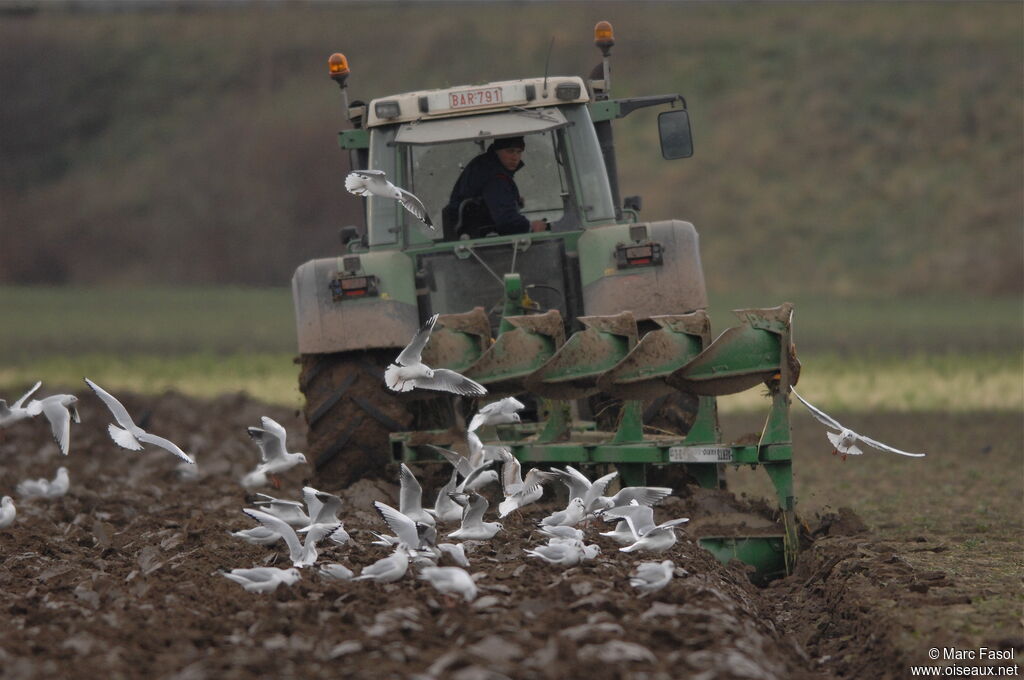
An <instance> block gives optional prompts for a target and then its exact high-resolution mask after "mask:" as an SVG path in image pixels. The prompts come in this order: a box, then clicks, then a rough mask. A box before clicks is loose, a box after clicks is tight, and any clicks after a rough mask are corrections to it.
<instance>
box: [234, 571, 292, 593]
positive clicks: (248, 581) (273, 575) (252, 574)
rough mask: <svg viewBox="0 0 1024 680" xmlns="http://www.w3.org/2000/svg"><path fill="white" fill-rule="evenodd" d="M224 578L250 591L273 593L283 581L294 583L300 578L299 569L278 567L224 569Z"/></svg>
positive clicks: (284, 582)
mask: <svg viewBox="0 0 1024 680" xmlns="http://www.w3.org/2000/svg"><path fill="white" fill-rule="evenodd" d="M221 573H222V574H223V575H224V578H228V579H231V580H232V581H234V582H235V583H239V584H241V586H242V587H243V588H245V589H246V590H247V591H249V592H250V593H272V592H274V591H275V590H277V587H278V586H279V585H281V584H282V583H283V584H285V585H288V586H290V585H294V584H295V582H296V581H298V580H299V570H298V569H296V568H294V567H292V568H290V569H278V568H277V567H255V568H253V569H232V570H231V571H222V572H221Z"/></svg>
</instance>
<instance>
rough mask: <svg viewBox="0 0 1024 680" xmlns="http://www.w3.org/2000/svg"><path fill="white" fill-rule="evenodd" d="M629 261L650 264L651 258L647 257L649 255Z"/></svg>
mask: <svg viewBox="0 0 1024 680" xmlns="http://www.w3.org/2000/svg"><path fill="white" fill-rule="evenodd" d="M629 263H630V264H650V263H651V258H649V257H642V258H639V259H635V260H634V259H630V261H629Z"/></svg>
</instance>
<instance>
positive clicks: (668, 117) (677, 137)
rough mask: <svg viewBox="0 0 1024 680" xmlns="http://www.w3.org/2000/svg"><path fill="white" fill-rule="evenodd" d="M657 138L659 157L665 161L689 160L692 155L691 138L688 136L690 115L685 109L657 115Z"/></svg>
mask: <svg viewBox="0 0 1024 680" xmlns="http://www.w3.org/2000/svg"><path fill="white" fill-rule="evenodd" d="M658 138H659V139H660V140H661V156H662V158H664V159H666V160H674V159H676V158H689V157H690V156H692V155H693V137H692V136H691V134H690V114H689V112H688V111H687V110H686V109H672V110H671V111H662V112H661V113H659V114H658Z"/></svg>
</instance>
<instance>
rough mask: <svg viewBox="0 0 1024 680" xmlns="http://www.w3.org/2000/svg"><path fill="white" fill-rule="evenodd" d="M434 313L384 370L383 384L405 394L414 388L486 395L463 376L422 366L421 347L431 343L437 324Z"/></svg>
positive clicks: (485, 391) (477, 385)
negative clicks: (393, 361)
mask: <svg viewBox="0 0 1024 680" xmlns="http://www.w3.org/2000/svg"><path fill="white" fill-rule="evenodd" d="M437 316H438V315H437V314H435V315H434V316H432V317H430V318H429V319H427V322H426V323H425V324H423V328H421V329H420V330H419V332H417V333H416V335H415V336H413V339H412V341H411V342H410V343H409V345H408V346H407V347H406V348H405V349H403V350H402V351H401V353H400V354H399V355H398V357H397V358H396V359H395V363H393V364H391V365H390V366H388V367H387V370H385V371H384V382H385V383H387V386H388V387H389V388H390V389H392V390H394V391H395V392H408V391H409V390H411V389H413V388H414V387H419V388H421V389H426V390H439V391H441V392H453V393H455V394H461V395H463V396H467V397H475V396H481V395H484V394H487V389H486V388H485V387H484V386H483V385H481V384H479V383H477V382H475V381H473V380H470V379H469V378H467V377H466V376H464V375H462V374H460V373H456V372H455V371H451V370H448V369H447V368H431V367H430V366H427V365H426V364H424V363H423V360H422V357H421V355H422V353H423V348H424V347H426V346H427V341H428V340H430V333H431V332H432V331H433V330H434V324H435V323H437Z"/></svg>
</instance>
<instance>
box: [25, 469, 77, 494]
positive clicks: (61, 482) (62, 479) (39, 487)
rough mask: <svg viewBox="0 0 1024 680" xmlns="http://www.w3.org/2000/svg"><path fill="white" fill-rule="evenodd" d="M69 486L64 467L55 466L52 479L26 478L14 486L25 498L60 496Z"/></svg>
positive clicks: (66, 471)
mask: <svg viewBox="0 0 1024 680" xmlns="http://www.w3.org/2000/svg"><path fill="white" fill-rule="evenodd" d="M69 488H71V480H70V479H69V478H68V469H67V468H66V467H59V468H57V476H56V477H54V478H53V481H50V480H48V479H46V478H45V477H40V478H39V479H26V480H25V481H23V482H21V483H20V484H18V486H17V487H15V489H16V491H17V492H18V495H19V496H25V497H26V498H60V497H61V496H63V495H64V494H66V493H67V492H68V489H69Z"/></svg>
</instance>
